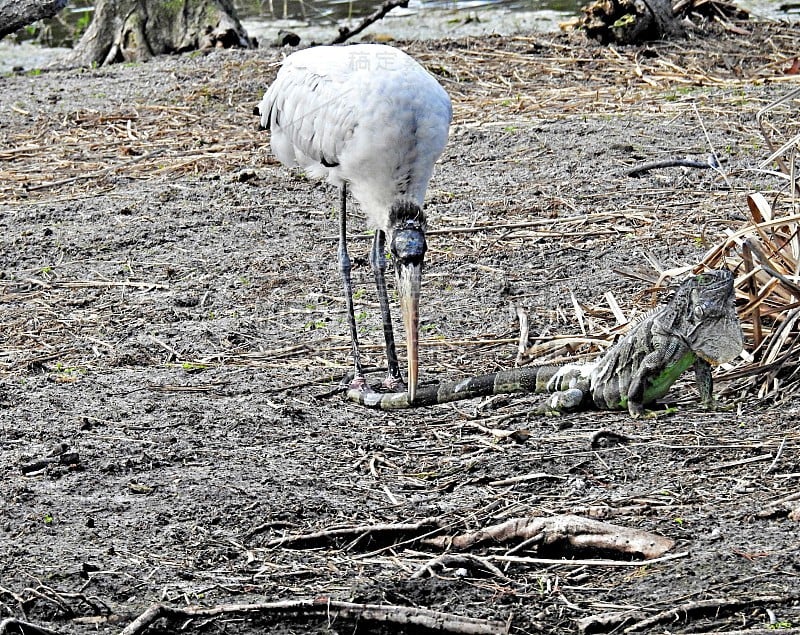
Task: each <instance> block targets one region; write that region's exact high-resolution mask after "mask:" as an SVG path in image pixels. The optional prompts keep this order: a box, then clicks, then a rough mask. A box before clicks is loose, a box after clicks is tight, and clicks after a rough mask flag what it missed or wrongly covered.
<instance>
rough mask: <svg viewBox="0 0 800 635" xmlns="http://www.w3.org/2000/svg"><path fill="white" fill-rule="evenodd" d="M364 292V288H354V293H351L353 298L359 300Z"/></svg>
mask: <svg viewBox="0 0 800 635" xmlns="http://www.w3.org/2000/svg"><path fill="white" fill-rule="evenodd" d="M366 294H367V291H366V289H364V288H361V289H356V291H355V293H353V300H361V299H362V298H363V297H364V296H365V295H366Z"/></svg>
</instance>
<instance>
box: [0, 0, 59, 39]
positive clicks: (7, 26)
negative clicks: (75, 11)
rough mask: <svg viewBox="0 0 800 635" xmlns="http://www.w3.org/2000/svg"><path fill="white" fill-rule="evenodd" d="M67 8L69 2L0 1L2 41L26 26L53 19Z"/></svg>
mask: <svg viewBox="0 0 800 635" xmlns="http://www.w3.org/2000/svg"><path fill="white" fill-rule="evenodd" d="M65 6H67V0H45V1H44V2H41V0H0V40H2V39H3V38H4V37H5V36H6V35H8V34H9V33H14V31H18V30H19V29H21V28H22V27H24V26H28V25H29V24H32V23H34V22H36V20H43V19H44V18H52V17H53V16H54V15H55V14H56V13H58V12H59V11H61V9H63V8H64V7H65Z"/></svg>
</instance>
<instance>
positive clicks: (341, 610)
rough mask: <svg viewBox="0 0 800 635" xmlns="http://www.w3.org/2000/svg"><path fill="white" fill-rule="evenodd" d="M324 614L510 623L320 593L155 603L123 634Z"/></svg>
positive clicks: (468, 630)
mask: <svg viewBox="0 0 800 635" xmlns="http://www.w3.org/2000/svg"><path fill="white" fill-rule="evenodd" d="M286 614H290V615H291V614H294V615H323V616H325V617H326V619H327V620H328V622H329V623H331V622H334V621H335V620H345V621H358V622H359V623H360V622H363V621H368V622H381V623H386V624H396V625H404V626H405V625H407V626H414V627H421V628H426V629H429V630H431V631H436V632H440V633H456V634H459V635H484V634H485V635H500V634H503V633H508V625H506V624H505V623H504V622H499V621H496V620H484V619H478V618H472V617H462V616H460V615H453V614H451V613H442V612H439V611H431V610H430V609H425V608H418V607H414V606H397V605H394V604H355V603H353V602H339V601H337V600H331V599H330V598H326V597H320V598H315V599H313V600H283V601H280V602H264V603H261V604H222V605H219V606H212V607H202V606H189V607H185V608H175V607H171V606H166V605H164V604H154V605H153V606H151V607H150V608H149V609H147V610H146V611H145V612H144V613H142V614H141V615H140V616H139V617H137V618H136V619H135V620H134V621H133V622H131V623H130V624H128V626H126V627H125V629H124V630H123V631H122V633H121V635H141V633H144V631H146V630H147V628H148V627H149V626H151V625H152V624H153V623H154V622H156V621H157V620H159V619H166V620H169V621H177V620H187V619H196V618H205V619H208V618H216V617H221V616H231V615H250V616H252V615H259V616H261V617H274V616H276V615H286Z"/></svg>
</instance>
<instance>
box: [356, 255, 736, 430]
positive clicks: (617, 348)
mask: <svg viewBox="0 0 800 635" xmlns="http://www.w3.org/2000/svg"><path fill="white" fill-rule="evenodd" d="M733 302H734V291H733V275H732V274H731V273H730V272H729V271H727V270H724V269H719V270H713V271H708V272H705V273H701V274H697V275H693V276H690V277H688V278H686V279H685V280H684V281H683V282H682V283H681V284H680V286H679V287H678V289H677V291H676V292H675V295H674V296H673V297H672V299H671V300H670V301H669V302H668V303H667V304H665V305H664V306H662V307H659V308H658V309H655V310H653V311H651V312H650V313H648V314H647V315H645V316H644V317H643V318H642V319H641V320H639V321H637V322H636V323H635V324H634V325H633V326H632V327H631V328H630V330H629V331H628V332H627V334H626V335H625V336H624V337H623V338H622V339H621V340H620V341H619V342H617V343H616V344H615V345H614V346H612V347H611V348H610V349H609V350H608V351H606V353H605V354H603V355H602V356H601V357H600V358H599V359H597V360H596V361H593V362H589V363H584V364H566V365H563V366H530V367H526V368H515V369H513V370H508V371H501V372H498V373H492V374H490V375H480V376H477V377H471V378H469V379H465V380H463V381H460V382H450V383H444V384H439V385H436V386H423V387H420V388H419V389H418V390H417V396H416V399H415V400H414V403H413V404H409V403H408V395H407V394H406V393H373V392H361V391H358V390H355V389H351V390H349V391H348V392H347V396H348V398H349V399H350V400H352V401H356V402H358V403H360V404H363V405H365V406H368V407H371V408H380V409H383V410H393V409H396V408H410V407H417V406H430V405H434V404H441V403H447V402H450V401H457V400H459V399H469V398H471V397H483V396H488V395H496V394H502V393H512V392H528V393H551V396H550V397H549V398H548V399H547V402H546V405H545V408H544V409H545V410H547V411H566V410H577V409H582V408H598V409H601V410H621V409H624V408H627V409H628V411H629V412H630V414H631V415H632V416H633V417H639V416H641V415H642V413H643V412H644V407H645V406H646V405H647V404H650V403H652V402H654V401H655V400H657V399H660V398H661V397H663V396H664V395H666V394H667V391H668V390H669V389H670V386H672V384H673V383H674V382H675V381H676V380H677V379H678V377H679V376H680V375H681V373H683V371H685V370H687V369H688V368H690V367H691V366H694V368H695V376H696V380H697V387H698V390H699V392H700V400H701V402H702V404H703V405H704V406H710V405H711V404H713V401H714V400H713V396H712V388H713V385H712V379H711V366H712V365H717V364H723V363H725V362H729V361H731V360H732V359H734V358H735V357H736V356H737V355H738V354H739V353H740V352H741V350H742V328H741V324H740V323H739V319H738V317H737V315H736V309H735V307H734V304H733Z"/></svg>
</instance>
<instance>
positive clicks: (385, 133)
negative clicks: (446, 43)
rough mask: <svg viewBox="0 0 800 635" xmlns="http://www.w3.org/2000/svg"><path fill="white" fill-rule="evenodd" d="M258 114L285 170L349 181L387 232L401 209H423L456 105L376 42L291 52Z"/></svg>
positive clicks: (418, 69) (409, 62)
mask: <svg viewBox="0 0 800 635" xmlns="http://www.w3.org/2000/svg"><path fill="white" fill-rule="evenodd" d="M259 112H260V114H261V124H262V126H264V127H268V128H269V129H270V130H271V134H272V137H271V143H272V149H273V152H274V153H275V156H276V157H278V159H279V160H280V161H281V162H282V163H283V164H285V165H288V166H295V165H296V166H299V167H300V168H301V169H303V170H304V171H305V172H306V173H307V174H309V175H310V176H312V177H315V178H320V179H326V180H327V181H329V182H330V183H333V184H334V185H338V186H341V185H342V184H343V183H347V184H348V187H349V188H350V190H351V192H352V194H353V196H354V197H355V199H356V200H357V201H359V203H360V204H361V205H362V207H363V208H364V211H365V213H366V215H367V218H368V220H369V222H370V223H371V224H372V225H374V226H375V227H377V228H379V229H383V230H386V231H391V228H390V227H389V210H390V208H391V207H392V205H393V204H394V203H396V202H398V201H409V202H413V203H414V204H416V205H417V206H419V207H420V208H421V207H422V203H423V199H424V197H425V190H426V189H427V186H428V182H429V181H430V178H431V175H432V173H433V165H434V163H435V162H436V160H437V159H438V158H439V155H440V154H441V153H442V150H443V149H444V146H445V144H446V142H447V134H448V130H449V127H450V120H451V117H452V109H451V105H450V98H449V97H448V96H447V93H446V92H445V91H444V89H443V88H442V87H441V86H440V85H439V83H438V82H437V81H436V80H435V79H434V78H433V76H431V75H430V74H429V73H428V72H427V71H426V70H425V69H424V68H422V66H420V65H419V64H418V63H417V62H415V61H414V60H413V59H412V58H411V57H409V56H408V55H406V54H405V53H403V52H402V51H400V50H398V49H395V48H392V47H390V46H383V45H378V44H359V45H352V46H320V47H315V48H310V49H306V50H303V51H298V52H297V53H293V54H292V55H290V56H289V57H288V58H287V59H286V61H285V62H284V63H283V66H282V67H281V69H280V71H279V72H278V76H277V78H276V79H275V82H274V83H273V84H272V85H271V86H270V87H269V90H267V92H266V94H265V95H264V99H263V100H262V101H261V103H260V104H259Z"/></svg>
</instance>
